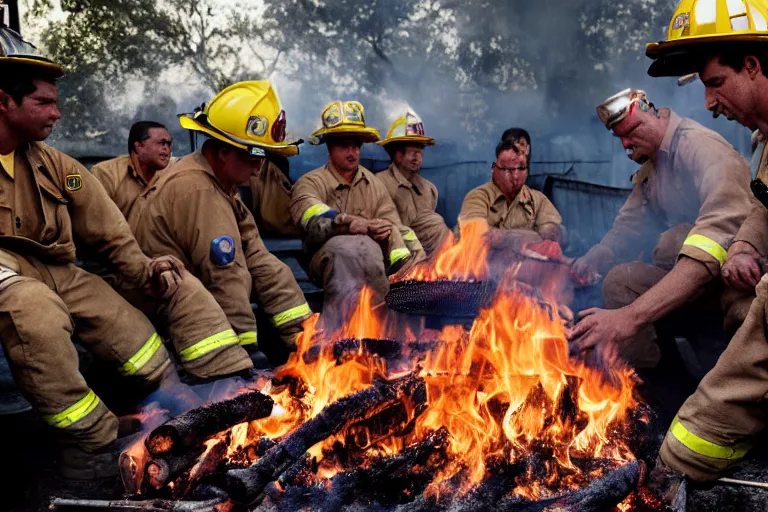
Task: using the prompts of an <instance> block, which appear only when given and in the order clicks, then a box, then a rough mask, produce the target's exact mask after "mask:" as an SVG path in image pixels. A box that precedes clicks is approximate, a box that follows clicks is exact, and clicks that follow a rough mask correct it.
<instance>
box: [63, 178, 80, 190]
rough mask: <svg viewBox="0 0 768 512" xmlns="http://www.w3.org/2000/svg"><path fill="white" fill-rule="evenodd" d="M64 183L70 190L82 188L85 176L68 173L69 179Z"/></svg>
mask: <svg viewBox="0 0 768 512" xmlns="http://www.w3.org/2000/svg"><path fill="white" fill-rule="evenodd" d="M64 184H65V186H66V187H67V190H68V191H70V192H74V191H75V190H80V189H81V188H83V177H82V176H80V175H79V174H67V179H66V181H65V183H64Z"/></svg>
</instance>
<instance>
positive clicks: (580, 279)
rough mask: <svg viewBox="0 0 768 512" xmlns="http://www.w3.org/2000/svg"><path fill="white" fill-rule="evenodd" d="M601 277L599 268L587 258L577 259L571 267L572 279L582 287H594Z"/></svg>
mask: <svg viewBox="0 0 768 512" xmlns="http://www.w3.org/2000/svg"><path fill="white" fill-rule="evenodd" d="M601 277H602V276H601V275H600V274H599V273H598V272H597V266H596V265H595V264H594V263H593V262H592V261H591V260H590V259H589V258H588V257H587V256H582V257H581V258H579V259H577V260H576V261H575V262H574V263H573V266H572V267H571V279H573V281H575V282H576V283H578V284H579V285H581V286H592V285H593V284H595V283H596V282H598V281H599V280H600V278H601Z"/></svg>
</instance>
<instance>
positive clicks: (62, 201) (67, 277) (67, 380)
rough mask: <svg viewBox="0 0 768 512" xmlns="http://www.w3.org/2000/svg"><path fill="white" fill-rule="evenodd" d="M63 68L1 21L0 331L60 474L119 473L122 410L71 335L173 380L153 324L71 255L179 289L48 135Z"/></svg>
mask: <svg viewBox="0 0 768 512" xmlns="http://www.w3.org/2000/svg"><path fill="white" fill-rule="evenodd" d="M63 74H64V68H63V67H62V66H60V65H59V64H56V63H54V62H52V61H50V60H48V59H45V58H42V57H40V56H39V55H37V54H36V53H35V51H34V47H33V46H32V45H30V44H28V43H26V42H24V41H23V40H22V39H21V37H19V36H18V34H16V33H15V32H12V31H10V30H9V29H7V28H6V27H2V28H0V167H2V171H1V172H0V212H1V213H0V340H2V344H3V350H4V351H5V355H6V357H7V359H8V361H9V364H10V366H11V370H12V373H13V377H14V380H15V381H16V384H17V385H18V387H19V388H20V390H21V391H22V393H23V394H24V397H25V398H26V399H27V400H28V401H29V402H30V403H31V404H32V406H33V407H34V408H35V409H36V410H37V411H38V412H39V413H40V414H41V415H42V418H43V420H44V421H45V422H46V423H47V424H48V425H50V426H51V427H53V429H54V432H55V433H56V434H57V435H56V437H57V439H58V440H59V441H60V443H61V448H62V449H61V459H60V461H59V465H58V467H59V469H60V471H61V473H62V475H63V476H65V477H67V478H74V479H95V478H102V477H108V476H114V475H116V474H117V470H118V464H117V457H118V455H119V450H120V445H119V443H118V442H117V432H118V420H117V418H116V416H115V415H114V414H113V413H112V412H110V411H109V409H107V407H106V406H105V405H104V403H103V402H102V401H101V399H100V398H99V397H98V396H97V395H96V394H95V393H94V391H93V390H92V389H90V388H89V387H88V384H87V383H86V381H85V379H84V378H83V376H82V375H81V374H80V372H79V370H78V356H77V351H76V350H75V346H74V345H73V343H72V337H73V336H77V339H78V340H79V342H80V343H82V344H83V345H84V346H85V347H86V348H87V349H88V350H89V351H90V352H91V353H92V354H93V355H94V356H95V357H97V358H99V359H102V360H104V361H105V362H107V363H109V364H110V365H112V366H114V368H115V369H116V370H119V372H120V373H121V374H122V375H124V376H125V377H126V378H127V379H128V380H129V382H131V383H133V385H134V386H136V389H137V390H138V389H146V390H150V389H151V388H154V387H156V386H158V385H161V384H164V383H170V382H176V381H177V380H176V379H174V378H173V377H175V372H173V370H172V368H170V360H169V358H168V353H167V352H166V351H165V348H164V347H163V345H162V343H161V341H160V338H159V337H158V335H157V333H155V329H154V328H153V327H152V324H151V323H150V322H149V320H147V318H146V317H145V316H144V315H142V314H141V312H139V311H138V310H137V309H135V308H133V307H131V306H130V305H129V304H128V303H127V302H125V300H123V299H122V298H121V297H120V296H119V295H118V294H117V293H116V292H115V291H114V290H112V288H110V287H109V285H107V283H105V282H104V281H103V280H101V279H100V278H99V277H97V276H95V275H93V274H90V273H88V272H86V271H85V270H82V269H80V268H79V267H76V266H75V243H74V239H75V238H77V240H78V244H80V243H82V244H83V245H87V246H90V247H91V248H93V249H94V250H95V251H97V252H98V253H99V254H101V255H103V256H104V257H105V258H106V259H107V260H109V262H110V263H111V264H112V266H113V267H114V268H115V269H116V270H117V272H119V274H120V275H121V276H122V278H124V279H126V280H128V281H130V282H132V283H134V284H135V285H136V286H137V287H143V286H151V287H152V288H153V289H154V290H155V293H156V294H158V295H160V296H169V295H172V294H173V293H174V291H175V287H176V285H177V281H178V279H179V276H178V275H177V274H176V273H175V270H174V268H176V265H175V263H174V262H173V260H172V258H167V257H163V258H156V259H150V258H148V257H147V256H145V255H144V254H143V253H142V252H141V249H140V248H139V246H138V244H137V243H136V240H135V239H134V237H133V235H132V234H131V231H130V229H129V227H128V224H127V223H126V222H125V219H124V218H123V216H122V214H120V211H119V210H118V209H117V207H116V206H115V204H114V203H113V202H112V201H111V200H110V199H109V197H107V195H106V194H105V193H104V189H103V188H102V187H101V185H100V184H99V182H98V181H97V180H96V179H95V178H93V177H92V176H91V175H90V173H89V172H88V171H87V170H86V169H85V168H84V167H83V166H82V165H80V164H79V163H78V162H77V161H75V160H74V159H72V158H70V157H69V156H67V155H65V154H64V153H61V152H60V151H57V150H55V149H53V148H51V147H50V146H47V145H46V144H44V143H43V142H42V141H43V140H45V139H46V138H47V137H48V136H49V135H50V133H51V130H52V129H53V126H54V124H55V123H56V121H58V119H59V118H60V117H61V115H60V113H59V109H58V92H57V88H56V80H57V79H58V78H60V77H61V76H62V75H63Z"/></svg>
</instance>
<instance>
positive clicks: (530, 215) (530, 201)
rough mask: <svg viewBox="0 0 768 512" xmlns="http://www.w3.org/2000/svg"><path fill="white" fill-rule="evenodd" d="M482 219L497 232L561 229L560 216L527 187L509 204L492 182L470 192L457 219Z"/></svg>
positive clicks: (542, 198) (534, 191) (552, 207)
mask: <svg viewBox="0 0 768 512" xmlns="http://www.w3.org/2000/svg"><path fill="white" fill-rule="evenodd" d="M468 219H485V220H487V221H488V225H489V226H490V227H492V228H498V229H529V230H532V231H536V232H537V233H538V232H539V231H541V229H542V228H543V227H544V226H546V225H548V224H549V225H555V226H558V227H560V225H561V224H562V223H563V219H562V217H560V213H558V211H557V209H556V208H555V205H553V204H552V202H551V201H550V200H549V199H547V196H545V195H544V194H542V193H541V192H539V191H538V190H533V189H531V188H529V187H528V186H527V185H523V188H521V189H520V192H518V194H517V197H515V199H514V200H513V201H512V202H507V198H506V197H505V196H504V194H503V193H502V192H501V189H500V188H499V187H497V186H496V184H495V183H494V182H493V181H489V182H488V183H484V184H482V185H480V186H479V187H477V188H475V189H472V190H470V191H469V193H468V194H467V195H466V197H465V198H464V202H463V203H462V205H461V212H460V213H459V220H468Z"/></svg>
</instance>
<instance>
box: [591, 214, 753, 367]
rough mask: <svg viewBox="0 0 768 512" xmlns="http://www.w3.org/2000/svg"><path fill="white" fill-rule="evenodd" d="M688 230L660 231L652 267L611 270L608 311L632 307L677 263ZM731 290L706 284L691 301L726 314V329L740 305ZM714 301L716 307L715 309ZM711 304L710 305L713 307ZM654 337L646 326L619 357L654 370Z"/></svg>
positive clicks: (685, 226) (605, 298) (605, 296)
mask: <svg viewBox="0 0 768 512" xmlns="http://www.w3.org/2000/svg"><path fill="white" fill-rule="evenodd" d="M691 229H692V225H691V224H680V225H678V226H675V227H673V228H672V229H670V230H668V231H666V232H664V233H663V234H662V235H661V237H660V238H659V242H658V244H657V245H656V247H655V249H654V251H653V264H648V263H643V262H639V261H636V262H631V263H623V264H620V265H617V266H615V267H614V268H612V269H611V270H610V271H609V272H608V274H607V275H606V276H605V280H604V281H603V302H604V303H605V307H606V308H608V309H619V308H622V307H624V306H628V305H629V304H632V303H633V302H634V301H635V300H637V298H638V297H640V295H642V294H644V293H645V292H647V291H648V290H650V289H651V288H652V287H654V286H655V285H656V284H657V283H658V282H659V281H661V280H662V279H663V278H664V276H666V275H667V274H668V273H669V271H670V270H672V268H673V267H674V265H675V263H676V262H677V258H678V255H679V253H680V249H681V248H682V245H683V241H684V240H685V238H686V237H687V235H688V233H689V232H690V230H691ZM736 298H737V296H736V294H734V293H733V292H732V291H727V292H726V293H722V288H721V287H720V286H719V285H718V283H717V282H713V283H711V284H709V285H707V286H706V287H705V288H704V289H702V290H701V292H700V293H699V294H698V295H697V296H696V297H692V300H696V301H697V307H700V308H701V309H712V310H717V309H718V307H721V308H722V310H723V311H725V312H726V318H725V324H726V326H727V325H729V324H731V323H733V320H731V319H732V318H733V317H734V315H735V313H734V311H735V310H736V309H738V308H737V307H734V305H736V306H738V305H740V304H741V303H739V302H738V301H736V300H735V299H736ZM718 302H720V305H719V306H718ZM713 305H714V306H713ZM656 339H657V334H656V329H655V327H654V326H653V325H647V326H645V327H643V328H642V329H641V330H640V332H638V333H637V334H636V335H635V336H634V337H633V339H632V340H630V341H628V342H627V343H624V344H623V345H622V346H621V347H620V348H619V355H620V356H621V357H622V358H623V359H624V360H625V361H627V363H629V364H630V365H631V366H634V367H635V368H655V367H656V366H657V365H658V363H659V360H660V358H661V351H660V350H659V346H658V345H657V343H656Z"/></svg>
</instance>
